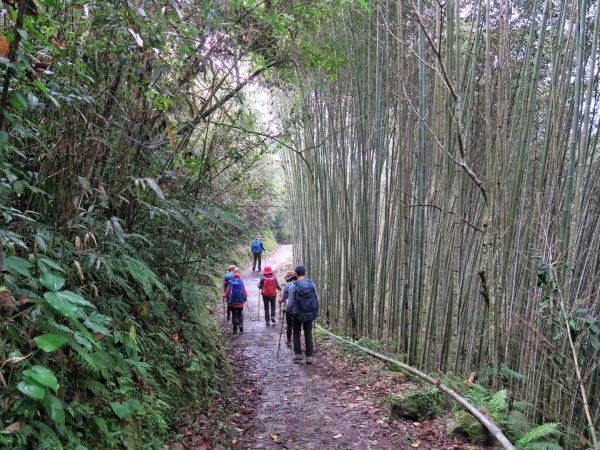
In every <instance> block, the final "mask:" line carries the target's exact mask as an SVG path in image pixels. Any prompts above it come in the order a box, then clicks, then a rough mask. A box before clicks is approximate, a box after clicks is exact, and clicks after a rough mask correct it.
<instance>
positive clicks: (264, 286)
mask: <svg viewBox="0 0 600 450" xmlns="http://www.w3.org/2000/svg"><path fill="white" fill-rule="evenodd" d="M258 289H260V294H261V295H262V298H263V303H264V305H265V323H266V324H267V326H269V317H270V318H271V322H273V323H277V321H276V320H275V315H276V311H275V299H276V298H277V291H281V287H280V286H279V281H277V278H275V275H274V274H273V270H272V269H271V267H269V266H267V267H265V270H264V272H263V276H262V277H260V281H259V282H258ZM269 309H270V311H271V312H270V314H269Z"/></svg>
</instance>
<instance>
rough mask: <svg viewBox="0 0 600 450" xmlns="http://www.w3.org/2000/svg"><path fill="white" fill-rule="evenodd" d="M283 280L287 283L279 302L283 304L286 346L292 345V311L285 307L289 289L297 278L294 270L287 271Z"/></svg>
mask: <svg viewBox="0 0 600 450" xmlns="http://www.w3.org/2000/svg"><path fill="white" fill-rule="evenodd" d="M284 278H285V281H287V284H286V285H285V287H284V288H283V293H282V294H281V299H280V300H279V303H282V304H283V310H284V311H285V333H286V337H287V339H286V341H285V345H286V346H287V347H288V348H291V347H292V327H293V316H292V313H291V312H290V311H289V309H288V308H287V303H288V298H289V295H288V294H289V290H290V288H291V287H292V286H293V284H294V282H295V281H296V280H297V279H298V277H297V276H296V272H288V273H286V274H285V277H284Z"/></svg>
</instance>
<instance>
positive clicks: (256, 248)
mask: <svg viewBox="0 0 600 450" xmlns="http://www.w3.org/2000/svg"><path fill="white" fill-rule="evenodd" d="M250 250H252V256H254V259H253V260H252V272H254V271H255V270H256V263H257V262H258V271H259V272H260V267H261V256H262V252H264V251H265V246H264V245H263V242H262V238H261V236H260V234H257V235H256V237H255V238H254V240H253V241H252V244H251V245H250Z"/></svg>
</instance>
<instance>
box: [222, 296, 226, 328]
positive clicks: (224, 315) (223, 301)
mask: <svg viewBox="0 0 600 450" xmlns="http://www.w3.org/2000/svg"><path fill="white" fill-rule="evenodd" d="M221 303H223V324H225V323H226V321H225V318H226V317H227V311H226V310H225V299H224V298H222V299H221Z"/></svg>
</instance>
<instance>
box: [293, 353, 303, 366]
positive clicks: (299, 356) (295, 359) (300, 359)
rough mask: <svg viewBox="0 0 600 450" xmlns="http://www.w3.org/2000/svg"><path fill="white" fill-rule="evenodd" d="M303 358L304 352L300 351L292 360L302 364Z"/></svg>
mask: <svg viewBox="0 0 600 450" xmlns="http://www.w3.org/2000/svg"><path fill="white" fill-rule="evenodd" d="M303 359H304V357H303V356H302V353H298V354H296V355H294V357H293V358H292V361H294V362H295V363H297V364H300V363H301V362H302V360H303Z"/></svg>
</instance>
